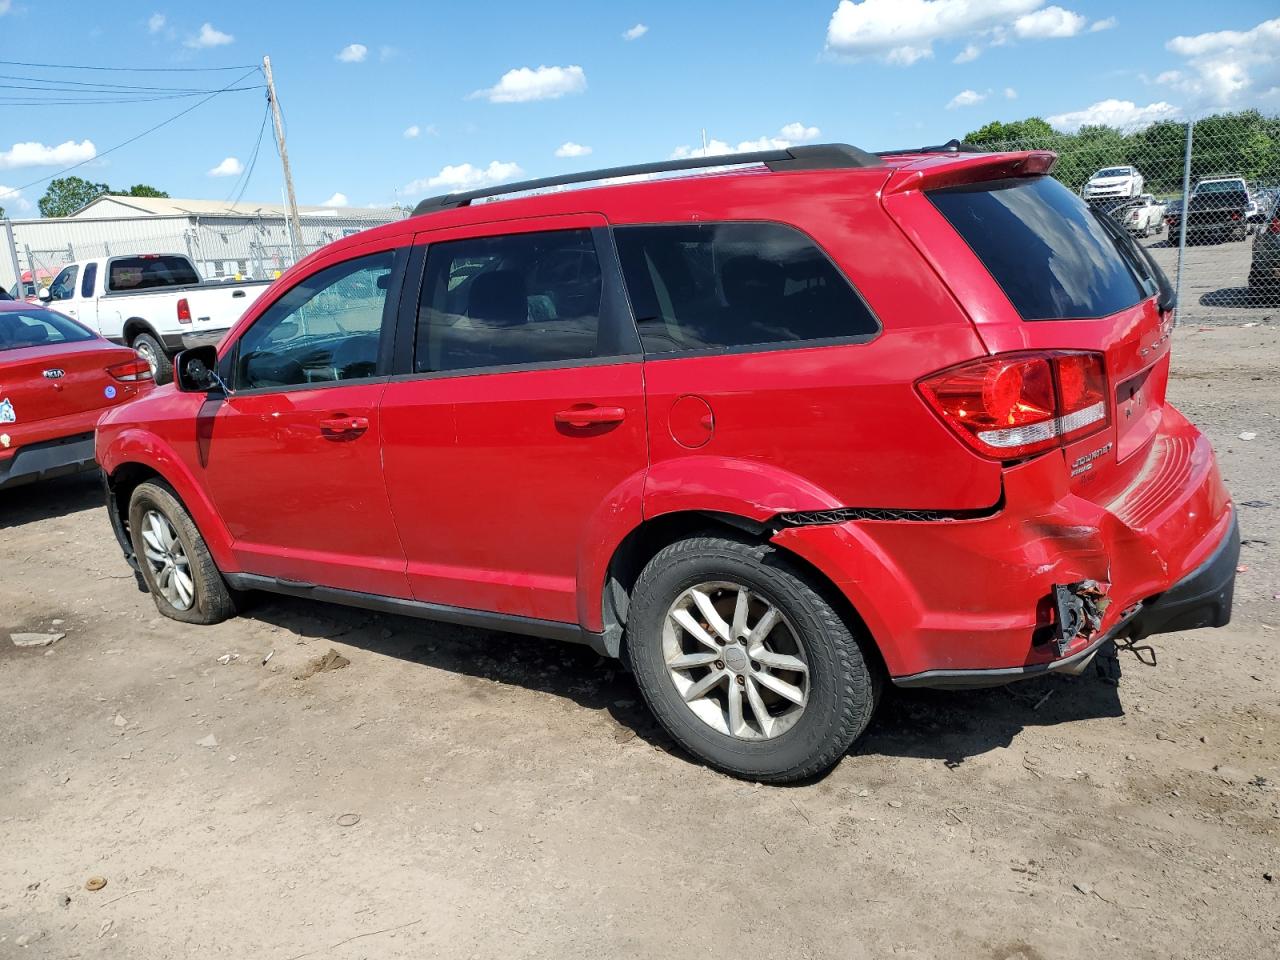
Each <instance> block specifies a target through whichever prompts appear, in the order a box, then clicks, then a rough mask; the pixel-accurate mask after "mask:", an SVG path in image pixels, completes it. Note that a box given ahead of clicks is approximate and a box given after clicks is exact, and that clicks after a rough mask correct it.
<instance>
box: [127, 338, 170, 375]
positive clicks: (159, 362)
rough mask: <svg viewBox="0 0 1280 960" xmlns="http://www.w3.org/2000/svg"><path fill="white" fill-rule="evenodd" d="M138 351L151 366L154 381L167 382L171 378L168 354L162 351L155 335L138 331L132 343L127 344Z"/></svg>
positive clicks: (162, 348)
mask: <svg viewBox="0 0 1280 960" xmlns="http://www.w3.org/2000/svg"><path fill="white" fill-rule="evenodd" d="M129 346H131V347H133V349H134V350H136V351H137V352H138V356H140V357H141V358H142V359H143V360H145V361H147V363H148V364H149V365H150V367H151V375H152V376H153V377H154V378H155V381H156V383H168V382H169V381H170V380H172V379H173V364H172V363H170V362H169V355H168V354H167V353H165V352H164V347H162V346H160V343H159V342H158V341H157V340H156V338H155V337H153V336H151V334H149V333H140V334H138V335H137V336H136V337H134V338H133V343H131V344H129Z"/></svg>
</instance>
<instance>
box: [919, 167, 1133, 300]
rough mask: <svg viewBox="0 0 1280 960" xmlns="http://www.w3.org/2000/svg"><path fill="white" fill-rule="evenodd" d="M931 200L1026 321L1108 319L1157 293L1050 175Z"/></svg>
mask: <svg viewBox="0 0 1280 960" xmlns="http://www.w3.org/2000/svg"><path fill="white" fill-rule="evenodd" d="M928 196H929V199H930V200H931V201H933V205H934V206H935V207H937V209H938V211H939V212H940V213H941V214H942V215H943V216H944V217H946V218H947V220H948V221H949V222H950V224H951V226H953V227H954V228H955V229H956V231H957V232H958V233H959V234H960V236H961V237H963V238H964V240H965V242H967V243H968V244H969V246H970V248H972V250H973V252H974V253H975V254H977V256H978V259H979V260H981V261H982V263H983V265H984V266H986V268H987V270H988V271H989V272H990V273H991V276H992V277H993V278H995V281H996V282H997V283H998V284H1000V287H1001V289H1003V290H1004V292H1005V294H1006V296H1008V298H1009V300H1010V301H1011V302H1012V303H1013V306H1014V308H1015V309H1016V310H1017V311H1018V313H1019V314H1020V315H1021V316H1022V318H1023V319H1024V320H1067V319H1085V318H1096V317H1105V316H1108V315H1110V314H1113V313H1117V312H1118V311H1120V310H1126V309H1128V308H1130V307H1133V306H1135V305H1136V304H1138V303H1141V302H1142V301H1143V300H1145V299H1146V298H1147V297H1148V296H1150V295H1151V294H1152V293H1153V292H1154V291H1153V286H1152V284H1151V282H1150V281H1149V279H1148V278H1146V277H1144V276H1143V275H1142V274H1141V273H1140V272H1139V270H1138V269H1137V268H1136V267H1135V262H1134V260H1133V258H1132V257H1131V255H1129V252H1128V251H1127V250H1124V246H1123V244H1122V243H1121V241H1120V240H1119V239H1118V238H1117V237H1116V236H1115V235H1114V234H1112V233H1111V232H1109V231H1108V230H1107V229H1106V228H1105V227H1104V226H1103V225H1102V222H1101V221H1100V220H1099V218H1098V217H1097V216H1096V215H1095V214H1094V213H1093V211H1091V210H1090V209H1089V207H1088V206H1087V205H1086V204H1085V203H1084V201H1082V200H1081V199H1080V198H1079V197H1077V196H1076V195H1075V194H1073V193H1072V192H1071V191H1070V190H1068V189H1067V188H1066V187H1064V186H1063V185H1062V184H1061V183H1059V182H1058V181H1057V180H1054V179H1053V178H1052V177H1036V178H1033V179H1018V180H1001V181H992V182H984V183H974V184H965V185H963V186H959V187H949V188H947V189H943V190H933V191H930V192H929V194H928Z"/></svg>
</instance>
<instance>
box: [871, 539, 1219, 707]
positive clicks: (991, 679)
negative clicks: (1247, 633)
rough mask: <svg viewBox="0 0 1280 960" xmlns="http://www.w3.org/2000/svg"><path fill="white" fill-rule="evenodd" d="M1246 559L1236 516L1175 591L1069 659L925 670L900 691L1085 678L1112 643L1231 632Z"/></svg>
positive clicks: (1138, 608)
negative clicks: (1239, 570) (1050, 676)
mask: <svg viewBox="0 0 1280 960" xmlns="http://www.w3.org/2000/svg"><path fill="white" fill-rule="evenodd" d="M1239 559H1240V527H1239V524H1237V523H1236V522H1235V518H1234V516H1233V518H1232V522H1231V528H1230V530H1229V532H1228V533H1227V535H1226V536H1225V537H1223V539H1222V542H1221V543H1219V544H1218V546H1217V548H1216V549H1215V550H1214V551H1213V553H1212V554H1211V555H1210V556H1209V558H1208V559H1207V560H1205V561H1204V562H1203V563H1202V564H1201V565H1200V566H1199V567H1197V568H1196V569H1195V570H1194V571H1192V572H1191V573H1189V574H1188V575H1187V576H1185V577H1183V578H1182V579H1181V580H1179V581H1178V582H1177V583H1175V584H1174V585H1173V586H1172V587H1170V588H1169V589H1168V590H1166V591H1165V592H1164V593H1161V594H1159V595H1157V596H1155V597H1152V598H1150V599H1149V600H1147V601H1145V602H1143V603H1140V604H1137V605H1135V606H1133V607H1131V608H1130V609H1128V610H1126V611H1125V612H1124V613H1123V614H1122V615H1121V618H1120V619H1119V620H1118V621H1117V622H1116V623H1115V625H1114V626H1112V627H1111V628H1110V629H1109V630H1107V631H1106V632H1104V633H1102V634H1099V635H1097V636H1096V637H1093V638H1091V639H1090V641H1089V643H1088V645H1087V646H1086V647H1084V648H1083V649H1081V650H1078V651H1076V652H1075V653H1073V654H1071V655H1070V656H1067V657H1062V658H1061V659H1059V660H1050V661H1047V662H1044V663H1033V664H1027V665H1025V666H1021V667H997V668H994V669H977V670H925V671H923V672H921V673H916V674H912V675H911V676H906V677H894V678H893V682H894V684H896V685H897V686H899V687H948V688H952V689H955V688H966V687H967V688H977V687H994V686H999V685H1001V684H1005V683H1013V682H1014V681H1015V680H1025V679H1027V678H1028V677H1035V676H1039V675H1041V674H1045V673H1067V674H1077V673H1080V672H1081V671H1082V670H1083V669H1084V668H1085V667H1087V666H1088V665H1089V662H1090V661H1091V660H1093V658H1094V657H1095V656H1096V655H1097V653H1098V651H1099V650H1100V649H1101V648H1102V647H1103V646H1104V645H1105V644H1106V643H1108V642H1110V641H1112V640H1118V639H1121V638H1124V637H1128V638H1132V639H1134V640H1141V639H1142V638H1143V637H1149V636H1151V635H1152V634H1157V633H1174V632H1176V631H1178V630H1196V629H1199V628H1201V627H1225V626H1226V625H1227V624H1228V623H1230V622H1231V600H1232V596H1233V594H1234V593H1235V586H1236V564H1237V562H1238V561H1239Z"/></svg>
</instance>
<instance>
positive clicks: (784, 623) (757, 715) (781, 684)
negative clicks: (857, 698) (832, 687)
mask: <svg viewBox="0 0 1280 960" xmlns="http://www.w3.org/2000/svg"><path fill="white" fill-rule="evenodd" d="M662 653H663V659H664V661H665V663H666V666H667V674H668V676H669V677H670V679H671V682H672V684H673V685H674V686H675V688H676V692H677V693H679V695H680V697H681V699H682V700H683V701H684V702H685V704H686V705H687V706H688V707H689V709H690V710H691V711H692V712H693V713H694V715H695V716H697V717H698V719H700V720H701V721H702V722H703V723H705V724H707V726H709V727H711V728H712V729H714V730H716V731H718V732H720V733H723V734H728V735H729V736H731V737H734V738H735V739H739V740H771V739H773V738H774V737H777V736H780V735H781V734H783V733H785V732H786V731H787V730H790V729H791V728H792V727H793V726H795V724H796V721H798V720H799V719H800V716H801V715H802V714H803V713H804V709H805V705H806V704H807V702H808V699H809V662H808V658H807V657H806V655H805V650H804V645H803V643H802V642H801V640H800V635H799V633H798V632H797V631H796V629H795V627H794V626H793V625H792V624H791V622H790V621H789V620H788V619H787V617H786V616H785V615H784V614H783V613H782V611H781V610H779V609H778V607H777V606H776V605H775V604H774V603H773V602H772V601H770V600H769V599H768V598H767V597H765V596H764V595H763V594H762V593H760V592H759V591H757V590H753V589H752V588H750V587H747V586H745V585H743V584H740V583H732V582H727V581H716V582H707V583H700V584H698V585H697V586H694V587H690V588H689V589H687V590H685V591H684V592H683V593H681V594H680V595H679V596H678V597H676V599H675V602H673V603H672V604H671V606H670V608H669V609H668V610H667V616H666V618H665V620H664V622H663V636H662Z"/></svg>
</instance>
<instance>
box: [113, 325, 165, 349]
mask: <svg viewBox="0 0 1280 960" xmlns="http://www.w3.org/2000/svg"><path fill="white" fill-rule="evenodd" d="M142 333H145V334H148V335H150V337H151V338H152V339H153V340H155V342H156V343H158V344H160V349H162V350H163V349H164V340H163V339H162V338H161V336H160V334H158V333H157V332H156V328H155V327H154V326H152V324H151V321H150V320H147V319H146V318H145V317H129V318H128V319H127V320H125V322H124V327H123V328H122V330H121V336H122V337H123V338H124V342H125V343H127V344H132V343H133V341H134V340H135V339H136V338H137V337H138V335H139V334H142Z"/></svg>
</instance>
